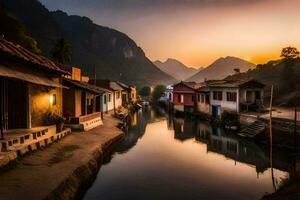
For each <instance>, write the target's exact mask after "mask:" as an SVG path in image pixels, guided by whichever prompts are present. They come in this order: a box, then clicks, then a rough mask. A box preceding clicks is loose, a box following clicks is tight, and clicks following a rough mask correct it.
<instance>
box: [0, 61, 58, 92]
mask: <svg viewBox="0 0 300 200" xmlns="http://www.w3.org/2000/svg"><path fill="white" fill-rule="evenodd" d="M0 76H1V77H5V78H11V79H18V80H22V81H26V82H29V83H33V84H37V85H42V86H47V87H54V88H57V87H58V88H63V87H64V86H63V85H61V84H59V83H56V82H54V81H53V80H51V79H50V78H48V77H46V76H40V75H36V74H33V73H27V72H21V71H19V70H17V69H12V68H10V67H6V66H4V65H1V64H0Z"/></svg>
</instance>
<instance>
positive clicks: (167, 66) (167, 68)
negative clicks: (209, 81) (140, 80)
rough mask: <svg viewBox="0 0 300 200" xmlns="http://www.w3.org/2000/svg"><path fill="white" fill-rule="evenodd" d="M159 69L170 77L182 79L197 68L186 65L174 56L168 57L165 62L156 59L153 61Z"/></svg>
mask: <svg viewBox="0 0 300 200" xmlns="http://www.w3.org/2000/svg"><path fill="white" fill-rule="evenodd" d="M153 63H154V65H156V66H157V67H158V68H159V69H161V70H162V71H164V72H165V73H167V74H169V75H171V76H172V77H174V78H176V79H178V80H184V79H186V78H188V77H190V76H191V75H193V74H195V73H197V72H198V70H197V69H195V68H193V67H188V66H186V65H185V64H183V63H182V62H180V61H178V60H177V59H174V58H168V59H166V61H165V62H162V61H160V60H156V61H154V62H153Z"/></svg>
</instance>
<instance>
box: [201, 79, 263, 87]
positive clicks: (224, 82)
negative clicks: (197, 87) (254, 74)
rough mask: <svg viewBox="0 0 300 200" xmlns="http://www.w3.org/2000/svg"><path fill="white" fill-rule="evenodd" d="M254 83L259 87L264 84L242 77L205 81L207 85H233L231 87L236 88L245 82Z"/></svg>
mask: <svg viewBox="0 0 300 200" xmlns="http://www.w3.org/2000/svg"><path fill="white" fill-rule="evenodd" d="M251 82H252V83H255V84H256V85H259V86H261V87H263V86H264V84H262V83H260V82H258V81H256V80H253V79H243V80H209V81H206V82H205V83H206V85H207V86H208V87H233V88H237V87H241V86H243V85H244V84H247V83H251Z"/></svg>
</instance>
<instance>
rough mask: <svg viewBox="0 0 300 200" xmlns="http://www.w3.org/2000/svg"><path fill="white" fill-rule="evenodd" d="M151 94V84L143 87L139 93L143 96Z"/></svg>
mask: <svg viewBox="0 0 300 200" xmlns="http://www.w3.org/2000/svg"><path fill="white" fill-rule="evenodd" d="M150 94H151V88H150V87H149V86H144V87H142V89H140V91H139V95H141V96H142V97H148V96H150Z"/></svg>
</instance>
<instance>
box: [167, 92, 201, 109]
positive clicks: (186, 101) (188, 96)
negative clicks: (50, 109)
mask: <svg viewBox="0 0 300 200" xmlns="http://www.w3.org/2000/svg"><path fill="white" fill-rule="evenodd" d="M180 95H183V102H179V96H180ZM193 96H194V100H195V99H196V98H195V94H194V93H174V94H173V103H174V104H178V105H185V106H194V101H193V100H192V99H193Z"/></svg>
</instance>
